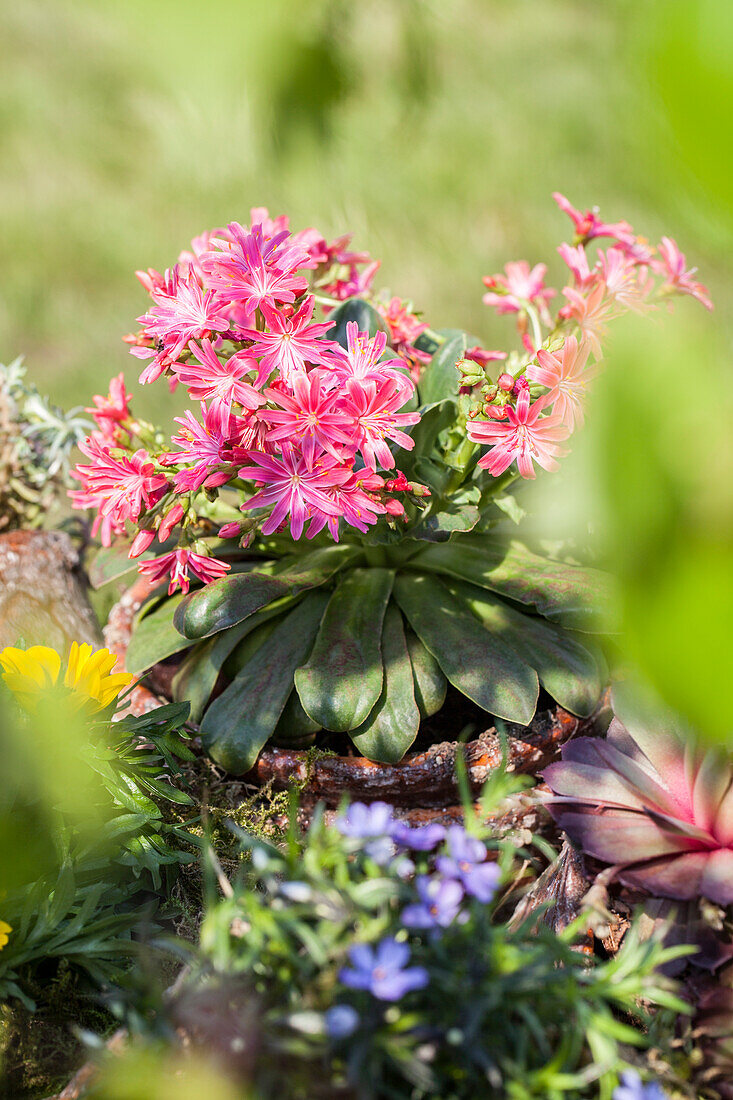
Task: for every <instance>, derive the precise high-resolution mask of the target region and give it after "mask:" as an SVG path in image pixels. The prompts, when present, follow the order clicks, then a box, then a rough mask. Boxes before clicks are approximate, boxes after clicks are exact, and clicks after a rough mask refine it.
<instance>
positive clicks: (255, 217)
mask: <svg viewBox="0 0 733 1100" xmlns="http://www.w3.org/2000/svg"><path fill="white" fill-rule="evenodd" d="M249 221H250V226H251V228H252V229H254V227H255V226H256V225H259V226H260V228H261V229H262V232H263V234H264V237H265V240H266V241H271V240H272V238H273V237H276V236H277V235H278V233H289V232H290V218H289V217H288V216H287V214H280V215H278V217H277V218H271V217H270V211H269V210H268V209H267V207H266V206H253V207H252V208H251V209H250V212H249Z"/></svg>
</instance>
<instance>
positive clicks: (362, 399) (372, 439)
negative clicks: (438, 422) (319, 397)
mask: <svg viewBox="0 0 733 1100" xmlns="http://www.w3.org/2000/svg"><path fill="white" fill-rule="evenodd" d="M403 381H406V382H410V380H409V379H407V378H405V376H404V375H403V376H402V377H401V378H400V376H399V375H397V376H392V377H389V378H366V379H364V380H361V381H360V380H358V379H356V378H350V379H349V380H348V381H347V383H346V397H345V398H344V401H343V406H342V407H343V409H344V411H345V412H347V413H349V414H350V416H351V417H352V418H353V422H354V443H355V446H356V447H357V449H358V450H359V451H361V454H362V457H363V459H364V464H365V465H366V466H369V467H370V468H371V469H374V468H375V467H376V466H377V465H380V466H383V467H384V468H385V469H391V468H392V467H393V466H394V464H395V460H394V457H393V455H392V452H391V451H390V449H389V447H388V446H387V440H388V439H391V440H393V441H394V442H395V443H397V444H399V446H400V447H404V448H405V450H408V451H411V450H412V448H413V447H414V446H415V442H414V440H412V439H411V438H410V436H409V435H405V433H404V432H403V431H402V430H401V429H402V428H403V427H408V426H409V425H410V424H417V423H418V421H419V420H420V415H419V413H416V412H414V413H400V412H398V411H397V410H398V409H401V408H402V406H403V405H404V404H405V401H407V400H408V398H409V397H410V392H409V391H408V392H406V391H405V387H404V385H403ZM411 385H412V384H411V383H410V386H411Z"/></svg>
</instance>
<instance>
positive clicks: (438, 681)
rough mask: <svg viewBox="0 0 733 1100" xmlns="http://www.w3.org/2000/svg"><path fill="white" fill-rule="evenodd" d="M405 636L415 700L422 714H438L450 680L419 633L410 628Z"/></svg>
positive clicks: (424, 715) (425, 715) (423, 715)
mask: <svg viewBox="0 0 733 1100" xmlns="http://www.w3.org/2000/svg"><path fill="white" fill-rule="evenodd" d="M405 636H406V640H407V649H408V652H409V654H410V662H411V663H412V675H413V678H414V682H415V702H416V703H417V705H418V707H419V708H420V714H421V716H422V717H423V718H429V717H430V715H431V714H437V713H438V711H439V710H440V708H441V707H442V706H443V703H444V702H445V695H446V691H447V690H448V681H447V680H446V678H445V676H444V674H443V671H442V669H441V667H440V665H439V664H438V662H437V661H436V660H435V657H433V655H432V653H431V652H430V650H428V649H426V648H425V646H424V645H423V644H422V642H421V641H420V639H419V638H418V636H417V634H415V633H414V632H413V631H412V630H409V629H408V630H407V631H406V633H405Z"/></svg>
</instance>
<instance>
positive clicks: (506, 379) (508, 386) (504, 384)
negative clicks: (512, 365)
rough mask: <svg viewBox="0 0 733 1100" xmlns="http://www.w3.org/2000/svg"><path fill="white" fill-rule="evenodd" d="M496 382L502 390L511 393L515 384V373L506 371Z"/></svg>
mask: <svg viewBox="0 0 733 1100" xmlns="http://www.w3.org/2000/svg"><path fill="white" fill-rule="evenodd" d="M496 384H497V386H498V387H499V389H500V390H504V393H511V390H512V386H513V385H514V375H513V374H508V373H507V372H506V371H504V372H503V373H502V374H500V375H499V377H498V378H497V380H496Z"/></svg>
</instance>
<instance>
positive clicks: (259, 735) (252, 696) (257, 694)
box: [201, 592, 328, 775]
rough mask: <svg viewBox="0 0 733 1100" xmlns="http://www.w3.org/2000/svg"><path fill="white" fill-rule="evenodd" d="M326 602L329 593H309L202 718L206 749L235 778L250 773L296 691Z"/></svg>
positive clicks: (202, 731)
mask: <svg viewBox="0 0 733 1100" xmlns="http://www.w3.org/2000/svg"><path fill="white" fill-rule="evenodd" d="M327 602H328V596H327V594H326V593H325V592H312V593H309V594H308V595H307V596H306V597H305V599H304V600H303V601H302V602H301V603H300V604H299V605H298V606H297V607H296V608H295V609H294V610H293V611H291V612H290V614H289V615H286V616H285V618H284V619H283V621H282V622H279V623H278V624H277V626H276V628H275V629H274V630H273V632H272V634H271V635H270V637H269V638H267V640H266V641H265V642H264V643H263V644H262V645H261V646H260V648H259V649H258V650H257V652H256V653H255V654H254V656H253V657H252V659H251V660H250V661H249V662H248V663H247V664H246V665H245V666H244V668H243V669H242V670H241V672H239V674H238V675H237V676H236V678H235V679H234V681H233V682H232V683H231V684H230V685H229V687H228V688H227V689H226V691H225V692H223V694H222V695H220V696H219V698H218V699H216V700H215V701H214V702H213V703H212V704H211V706H210V707H209V709H208V710H207V712H206V714H205V715H204V720H203V723H202V728H201V733H202V739H203V743H204V746H205V747H206V749H207V750H208V751H209V753H210V754H211V756H212V758H213V759H214V760H216V762H217V763H219V764H221V765H222V767H224V768H226V770H227V771H229V772H231V773H232V774H234V775H242V774H243V773H244V772H246V771H249V769H250V768H251V767H252V766H253V764H254V763H255V761H256V759H257V756H258V755H259V753H260V751H261V750H262V748H263V747H264V746H265V744H266V743H267V741H268V740H269V738H270V737H271V735H272V733H273V731H274V729H275V727H276V726H277V723H278V721H279V719H280V715H281V714H282V712H283V709H284V707H285V703H286V702H287V699H288V696H289V695H290V692H291V691H292V687H293V674H294V672H295V669H296V668H298V666H299V665H300V664H302V662H303V661H304V660H305V659H306V658H307V656H308V653H309V652H310V649H311V647H312V645H313V641H314V639H315V637H316V633H317V631H318V627H319V625H320V622H321V618H322V615H323V612H324V609H325V607H326V604H327ZM266 625H269V624H266Z"/></svg>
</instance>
